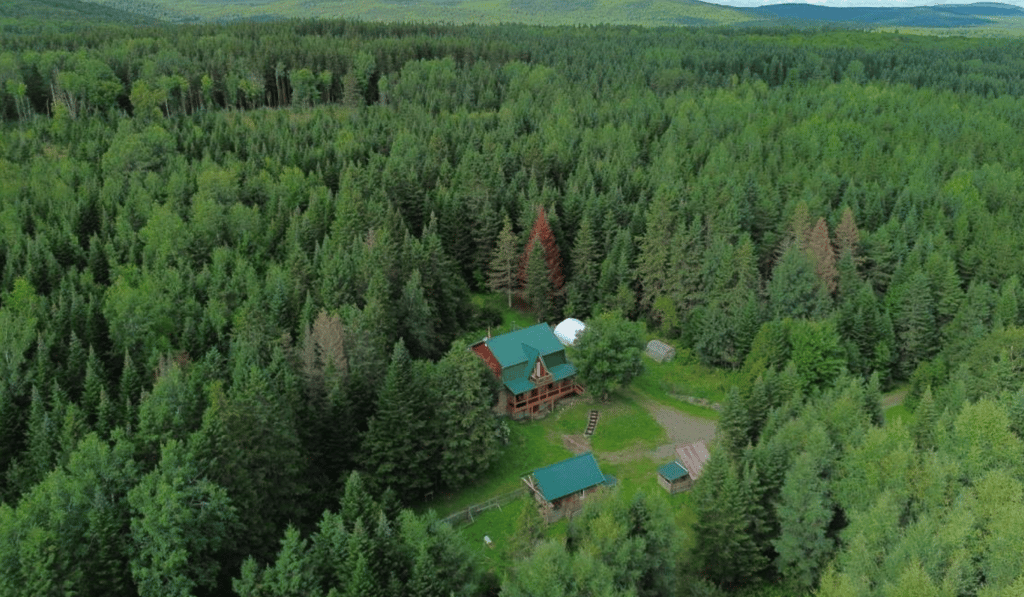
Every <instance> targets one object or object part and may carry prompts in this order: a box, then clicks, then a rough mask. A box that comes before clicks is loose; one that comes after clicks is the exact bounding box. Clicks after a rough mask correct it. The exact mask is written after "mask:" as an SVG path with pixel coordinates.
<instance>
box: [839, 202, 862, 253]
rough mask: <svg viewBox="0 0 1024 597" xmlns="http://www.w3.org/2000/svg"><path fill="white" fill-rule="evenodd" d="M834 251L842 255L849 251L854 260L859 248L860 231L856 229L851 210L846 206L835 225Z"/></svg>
mask: <svg viewBox="0 0 1024 597" xmlns="http://www.w3.org/2000/svg"><path fill="white" fill-rule="evenodd" d="M835 244H836V253H838V254H839V255H842V254H843V253H845V252H847V251H849V253H850V256H851V257H853V258H854V260H855V261H854V262H855V263H856V260H857V258H858V251H859V249H860V231H859V230H857V223H856V222H855V221H854V219H853V211H852V210H851V209H850V208H849V206H847V207H846V208H844V209H843V213H842V215H841V216H840V217H839V224H838V225H837V226H836V243H835Z"/></svg>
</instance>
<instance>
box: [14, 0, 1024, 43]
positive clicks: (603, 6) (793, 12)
mask: <svg viewBox="0 0 1024 597" xmlns="http://www.w3.org/2000/svg"><path fill="white" fill-rule="evenodd" d="M14 1H15V2H17V3H21V4H49V5H57V4H80V3H79V2H76V1H74V0H14ZM90 1H91V2H93V3H95V5H97V6H103V7H108V8H115V9H119V10H121V11H125V12H132V13H136V14H139V15H144V16H146V17H149V18H152V19H159V20H161V21H165V22H172V23H184V22H210V21H213V22H224V21H235V20H267V19H283V18H293V17H298V18H346V19H361V20H368V21H411V22H435V23H456V24H465V23H478V24H496V23H526V24H533V25H598V24H613V25H646V26H664V25H690V26H714V25H741V26H749V25H761V26H778V25H795V26H820V25H822V24H830V25H836V26H849V27H856V28H861V29H864V28H868V29H875V28H900V29H907V30H914V29H920V30H922V32H932V31H936V30H939V29H945V30H947V31H948V32H953V33H957V34H976V35H979V34H991V35H1019V34H1021V33H1022V32H1024V9H1022V8H1020V7H1017V6H1013V5H1010V4H1002V3H995V2H982V3H976V4H955V5H940V6H921V7H892V8H883V7H866V8H832V7H826V6H818V5H812V4H774V5H768V6H762V7H757V8H735V7H731V6H723V5H720V4H712V3H709V2H701V1H699V0H216V1H211V0H144V1H138V0H90ZM972 32H973V33H972Z"/></svg>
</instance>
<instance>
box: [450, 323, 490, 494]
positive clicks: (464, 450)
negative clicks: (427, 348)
mask: <svg viewBox="0 0 1024 597" xmlns="http://www.w3.org/2000/svg"><path fill="white" fill-rule="evenodd" d="M434 378H435V382H434V383H435V386H436V390H435V391H436V396H437V398H436V399H437V401H438V406H437V415H436V417H435V421H436V423H435V424H436V425H438V426H439V427H440V429H439V431H440V433H439V434H438V436H439V443H440V445H439V453H440V459H439V461H438V462H435V466H437V469H438V474H439V476H440V477H441V479H442V481H443V482H444V483H445V485H447V486H448V487H451V488H453V489H455V488H459V487H465V486H466V484H467V483H468V482H469V481H471V480H472V479H474V478H476V477H477V476H479V475H480V474H481V473H483V472H484V471H486V470H487V469H488V468H489V467H490V466H491V464H492V463H493V462H494V461H495V459H496V458H497V456H498V454H499V452H500V446H499V439H498V438H499V434H498V431H499V423H498V421H497V419H495V417H494V413H493V411H492V410H491V406H492V404H493V402H494V395H495V391H494V386H493V382H492V380H493V379H494V376H493V375H492V374H491V371H490V369H488V368H487V366H486V365H484V364H483V362H482V361H481V360H480V359H479V358H477V356H476V355H475V354H474V353H473V352H472V351H470V350H469V347H468V346H466V344H465V343H463V342H456V343H455V344H453V345H452V348H451V350H449V351H448V353H447V354H446V355H445V356H444V358H443V359H441V361H440V362H439V363H438V364H437V366H436V369H435V371H434Z"/></svg>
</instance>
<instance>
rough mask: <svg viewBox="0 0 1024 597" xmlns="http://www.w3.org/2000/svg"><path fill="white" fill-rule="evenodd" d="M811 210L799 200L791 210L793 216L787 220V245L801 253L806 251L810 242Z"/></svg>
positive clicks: (804, 202) (811, 227)
mask: <svg viewBox="0 0 1024 597" xmlns="http://www.w3.org/2000/svg"><path fill="white" fill-rule="evenodd" d="M811 222H812V220H811V210H810V208H809V207H808V206H807V202H806V201H804V200H803V199H801V200H800V201H799V202H797V204H796V209H794V210H793V216H792V217H791V218H790V220H789V238H788V241H789V244H793V245H796V247H797V248H798V249H800V250H801V251H802V250H804V249H806V248H807V246H808V243H809V242H810V237H811V230H812V229H813V227H814V224H812V223H811Z"/></svg>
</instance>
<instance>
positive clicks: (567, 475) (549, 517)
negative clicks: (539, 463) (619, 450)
mask: <svg viewBox="0 0 1024 597" xmlns="http://www.w3.org/2000/svg"><path fill="white" fill-rule="evenodd" d="M523 483H525V484H526V486H527V487H528V488H529V489H530V493H531V494H533V497H534V499H535V500H536V501H537V505H538V506H539V507H540V513H541V516H542V517H543V518H544V521H545V522H547V523H552V522H555V521H556V520H559V519H560V518H562V517H563V516H568V517H571V516H572V515H573V514H575V513H576V512H579V511H580V510H581V509H583V503H584V501H585V500H586V499H587V496H588V495H590V496H592V495H594V493H595V492H598V491H600V490H602V489H603V488H605V487H608V486H612V485H615V483H616V479H615V477H612V476H611V475H605V474H604V473H602V472H601V469H600V468H599V467H598V466H597V461H596V460H594V455H593V454H592V453H591V452H586V453H584V454H580V455H579V456H573V457H572V458H568V459H566V460H563V461H561V462H556V463H555V464H552V465H549V466H545V467H543V468H539V469H537V470H535V471H533V473H531V474H529V475H527V476H526V477H523Z"/></svg>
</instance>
